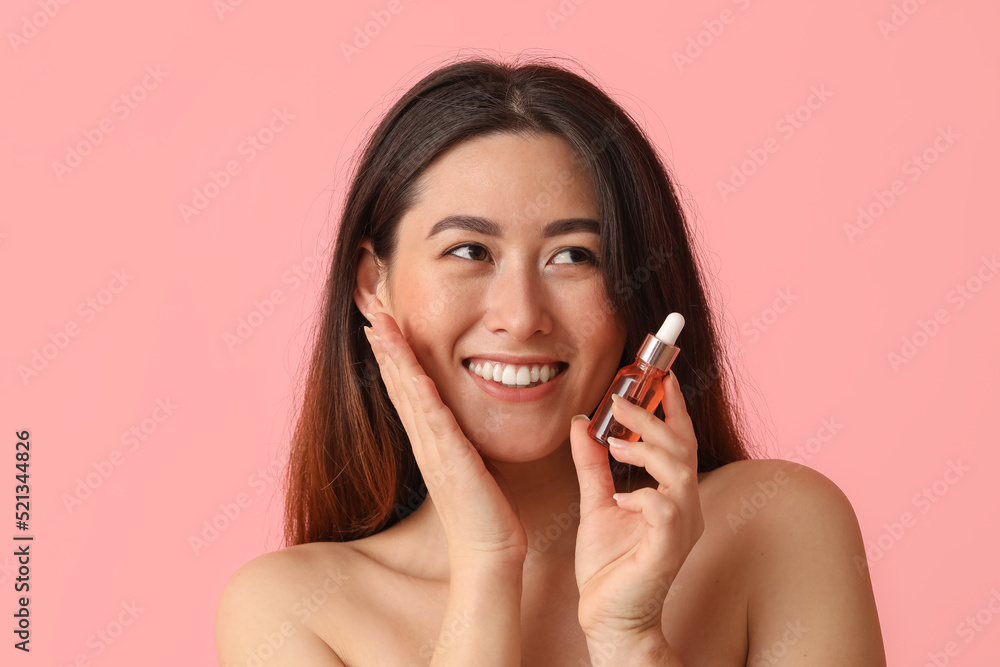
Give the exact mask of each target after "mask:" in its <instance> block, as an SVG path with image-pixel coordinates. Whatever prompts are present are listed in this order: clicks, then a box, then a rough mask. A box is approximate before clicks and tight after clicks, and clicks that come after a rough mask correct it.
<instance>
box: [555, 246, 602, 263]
mask: <svg viewBox="0 0 1000 667" xmlns="http://www.w3.org/2000/svg"><path fill="white" fill-rule="evenodd" d="M560 257H563V258H565V259H559V258H560ZM552 263H553V264H580V263H585V264H586V263H589V264H593V265H595V266H596V265H597V264H598V263H599V262H598V259H597V255H595V254H594V253H593V252H592V251H590V250H587V249H586V248H565V249H563V250H560V251H559V252H558V253H556V256H555V257H553V258H552Z"/></svg>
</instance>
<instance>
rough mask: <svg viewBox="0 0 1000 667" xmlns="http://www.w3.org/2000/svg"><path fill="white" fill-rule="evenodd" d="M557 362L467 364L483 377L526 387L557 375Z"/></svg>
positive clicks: (504, 383)
mask: <svg viewBox="0 0 1000 667" xmlns="http://www.w3.org/2000/svg"><path fill="white" fill-rule="evenodd" d="M558 368H559V366H558V365H557V364H553V365H551V366H550V365H548V364H534V365H532V366H517V365H514V364H501V363H498V362H492V361H486V362H483V363H481V364H480V363H475V364H470V365H469V370H471V371H472V372H473V373H475V374H476V375H478V376H479V377H481V378H483V379H484V380H492V381H494V382H497V383H499V384H503V385H506V386H508V387H528V386H535V385H538V384H542V383H544V382H548V381H549V380H551V379H552V378H554V377H555V376H556V375H558Z"/></svg>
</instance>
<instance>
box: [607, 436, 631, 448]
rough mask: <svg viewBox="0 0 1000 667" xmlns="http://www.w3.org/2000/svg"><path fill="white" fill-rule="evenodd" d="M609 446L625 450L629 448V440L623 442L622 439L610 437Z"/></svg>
mask: <svg viewBox="0 0 1000 667" xmlns="http://www.w3.org/2000/svg"><path fill="white" fill-rule="evenodd" d="M608 444H609V445H611V446H612V447H615V448H616V449H625V448H626V447H628V446H629V441H628V440H622V439H621V438H616V437H615V436H613V435H609V436H608Z"/></svg>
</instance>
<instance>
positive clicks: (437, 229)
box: [427, 215, 601, 239]
mask: <svg viewBox="0 0 1000 667" xmlns="http://www.w3.org/2000/svg"><path fill="white" fill-rule="evenodd" d="M447 229H460V230H464V231H467V232H475V233H477V234H483V235H484V236H497V237H502V236H503V232H502V231H501V229H500V225H498V224H497V223H496V222H494V221H493V220H490V219H488V218H481V217H479V216H477V215H449V216H448V217H446V218H443V219H442V220H440V221H439V222H436V223H435V224H434V226H433V227H431V231H430V233H429V234H427V238H428V239H430V238H432V237H434V236H435V235H437V234H439V233H441V232H443V231H445V230H447ZM574 232H590V233H592V234H598V235H600V233H601V225H600V223H599V222H597V220H592V219H590V218H564V219H562V220H553V221H552V222H549V223H548V224H546V225H545V226H544V227H542V228H541V233H542V238H545V239H547V238H552V237H553V236H562V235H563V234H572V233H574Z"/></svg>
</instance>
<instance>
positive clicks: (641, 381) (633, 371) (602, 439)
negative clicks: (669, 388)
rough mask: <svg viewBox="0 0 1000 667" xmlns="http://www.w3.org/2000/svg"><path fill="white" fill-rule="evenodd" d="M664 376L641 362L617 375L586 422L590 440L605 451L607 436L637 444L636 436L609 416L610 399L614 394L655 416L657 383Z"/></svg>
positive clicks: (659, 384)
mask: <svg viewBox="0 0 1000 667" xmlns="http://www.w3.org/2000/svg"><path fill="white" fill-rule="evenodd" d="M666 374H667V371H662V370H660V369H659V368H657V367H656V366H652V365H650V364H647V363H646V362H645V361H642V360H641V359H636V360H635V362H634V363H632V364H630V365H628V366H626V367H625V368H623V369H621V370H620V371H618V375H616V376H615V379H614V381H613V382H612V383H611V387H609V388H608V393H607V394H605V395H604V400H603V401H601V405H600V406H598V408H597V412H595V413H594V418H593V419H591V420H590V426H588V427H587V433H588V434H590V437H591V438H593V439H594V440H596V441H597V442H599V443H601V444H602V445H604V446H605V447H607V446H608V437H609V436H613V437H615V438H621V439H622V440H626V441H628V442H635V441H636V440H638V439H639V434H638V433H633V432H632V431H630V430H629V429H627V428H625V427H624V426H622V425H621V424H619V423H618V421H617V420H616V419H615V418H614V416H613V415H612V414H611V406H612V401H611V395H612V394H618V395H619V396H621V397H622V398H624V399H625V400H626V401H630V402H632V403H635V404H636V405H638V406H639V407H641V408H642V409H644V410H647V411H649V412H655V411H656V406H657V405H659V404H660V401H662V400H663V383H662V382H659V380H662V379H663V378H664V376H666Z"/></svg>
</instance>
